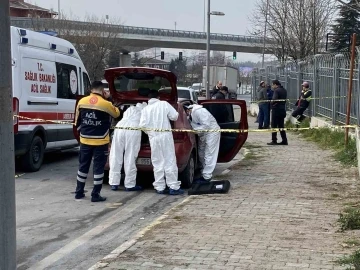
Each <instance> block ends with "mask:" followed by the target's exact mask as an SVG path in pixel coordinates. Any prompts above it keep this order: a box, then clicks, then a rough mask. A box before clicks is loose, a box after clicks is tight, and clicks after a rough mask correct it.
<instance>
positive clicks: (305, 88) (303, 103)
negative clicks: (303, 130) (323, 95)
mask: <svg viewBox="0 0 360 270" xmlns="http://www.w3.org/2000/svg"><path fill="white" fill-rule="evenodd" d="M309 87H310V86H309V83H308V82H303V83H302V90H301V95H300V97H299V99H298V101H297V102H296V103H295V106H297V108H296V109H295V110H294V111H293V113H292V114H291V116H292V117H294V118H296V125H300V123H301V121H303V120H304V119H305V116H304V115H303V114H304V112H305V110H306V109H307V108H308V107H309V105H310V100H311V94H312V92H311V90H310V88H309Z"/></svg>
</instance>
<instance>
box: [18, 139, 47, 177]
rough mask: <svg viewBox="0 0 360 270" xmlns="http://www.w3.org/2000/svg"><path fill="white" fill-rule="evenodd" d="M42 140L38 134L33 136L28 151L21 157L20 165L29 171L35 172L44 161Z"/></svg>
mask: <svg viewBox="0 0 360 270" xmlns="http://www.w3.org/2000/svg"><path fill="white" fill-rule="evenodd" d="M44 153H45V148H44V142H43V140H42V139H41V138H40V137H39V136H35V137H34V138H33V139H32V141H31V145H30V149H29V151H28V152H27V153H26V154H25V155H24V156H23V157H22V167H23V169H24V170H26V171H29V172H37V171H38V170H40V167H41V165H42V163H43V161H44Z"/></svg>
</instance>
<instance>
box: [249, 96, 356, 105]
mask: <svg viewBox="0 0 360 270" xmlns="http://www.w3.org/2000/svg"><path fill="white" fill-rule="evenodd" d="M346 97H347V96H333V97H318V98H309V100H320V99H334V98H346ZM352 97H354V96H352ZM298 100H299V99H274V100H272V99H270V100H258V101H250V103H255V104H256V103H264V102H274V101H279V102H281V101H287V102H291V101H298Z"/></svg>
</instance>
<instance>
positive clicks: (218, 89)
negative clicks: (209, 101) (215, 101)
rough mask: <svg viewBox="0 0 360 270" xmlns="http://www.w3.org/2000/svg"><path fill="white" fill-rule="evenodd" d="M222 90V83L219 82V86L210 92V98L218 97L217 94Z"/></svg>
mask: <svg viewBox="0 0 360 270" xmlns="http://www.w3.org/2000/svg"><path fill="white" fill-rule="evenodd" d="M221 88H222V82H221V81H218V82H217V84H216V85H215V86H214V88H213V90H212V91H211V92H210V98H212V97H213V96H215V95H216V93H217V92H219V91H220V89H221Z"/></svg>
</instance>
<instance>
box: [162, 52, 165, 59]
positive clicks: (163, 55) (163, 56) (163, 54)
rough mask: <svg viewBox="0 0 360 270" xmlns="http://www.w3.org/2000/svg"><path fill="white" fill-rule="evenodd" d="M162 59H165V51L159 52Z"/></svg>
mask: <svg viewBox="0 0 360 270" xmlns="http://www.w3.org/2000/svg"><path fill="white" fill-rule="evenodd" d="M164 59H165V53H164V52H161V60H164Z"/></svg>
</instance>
